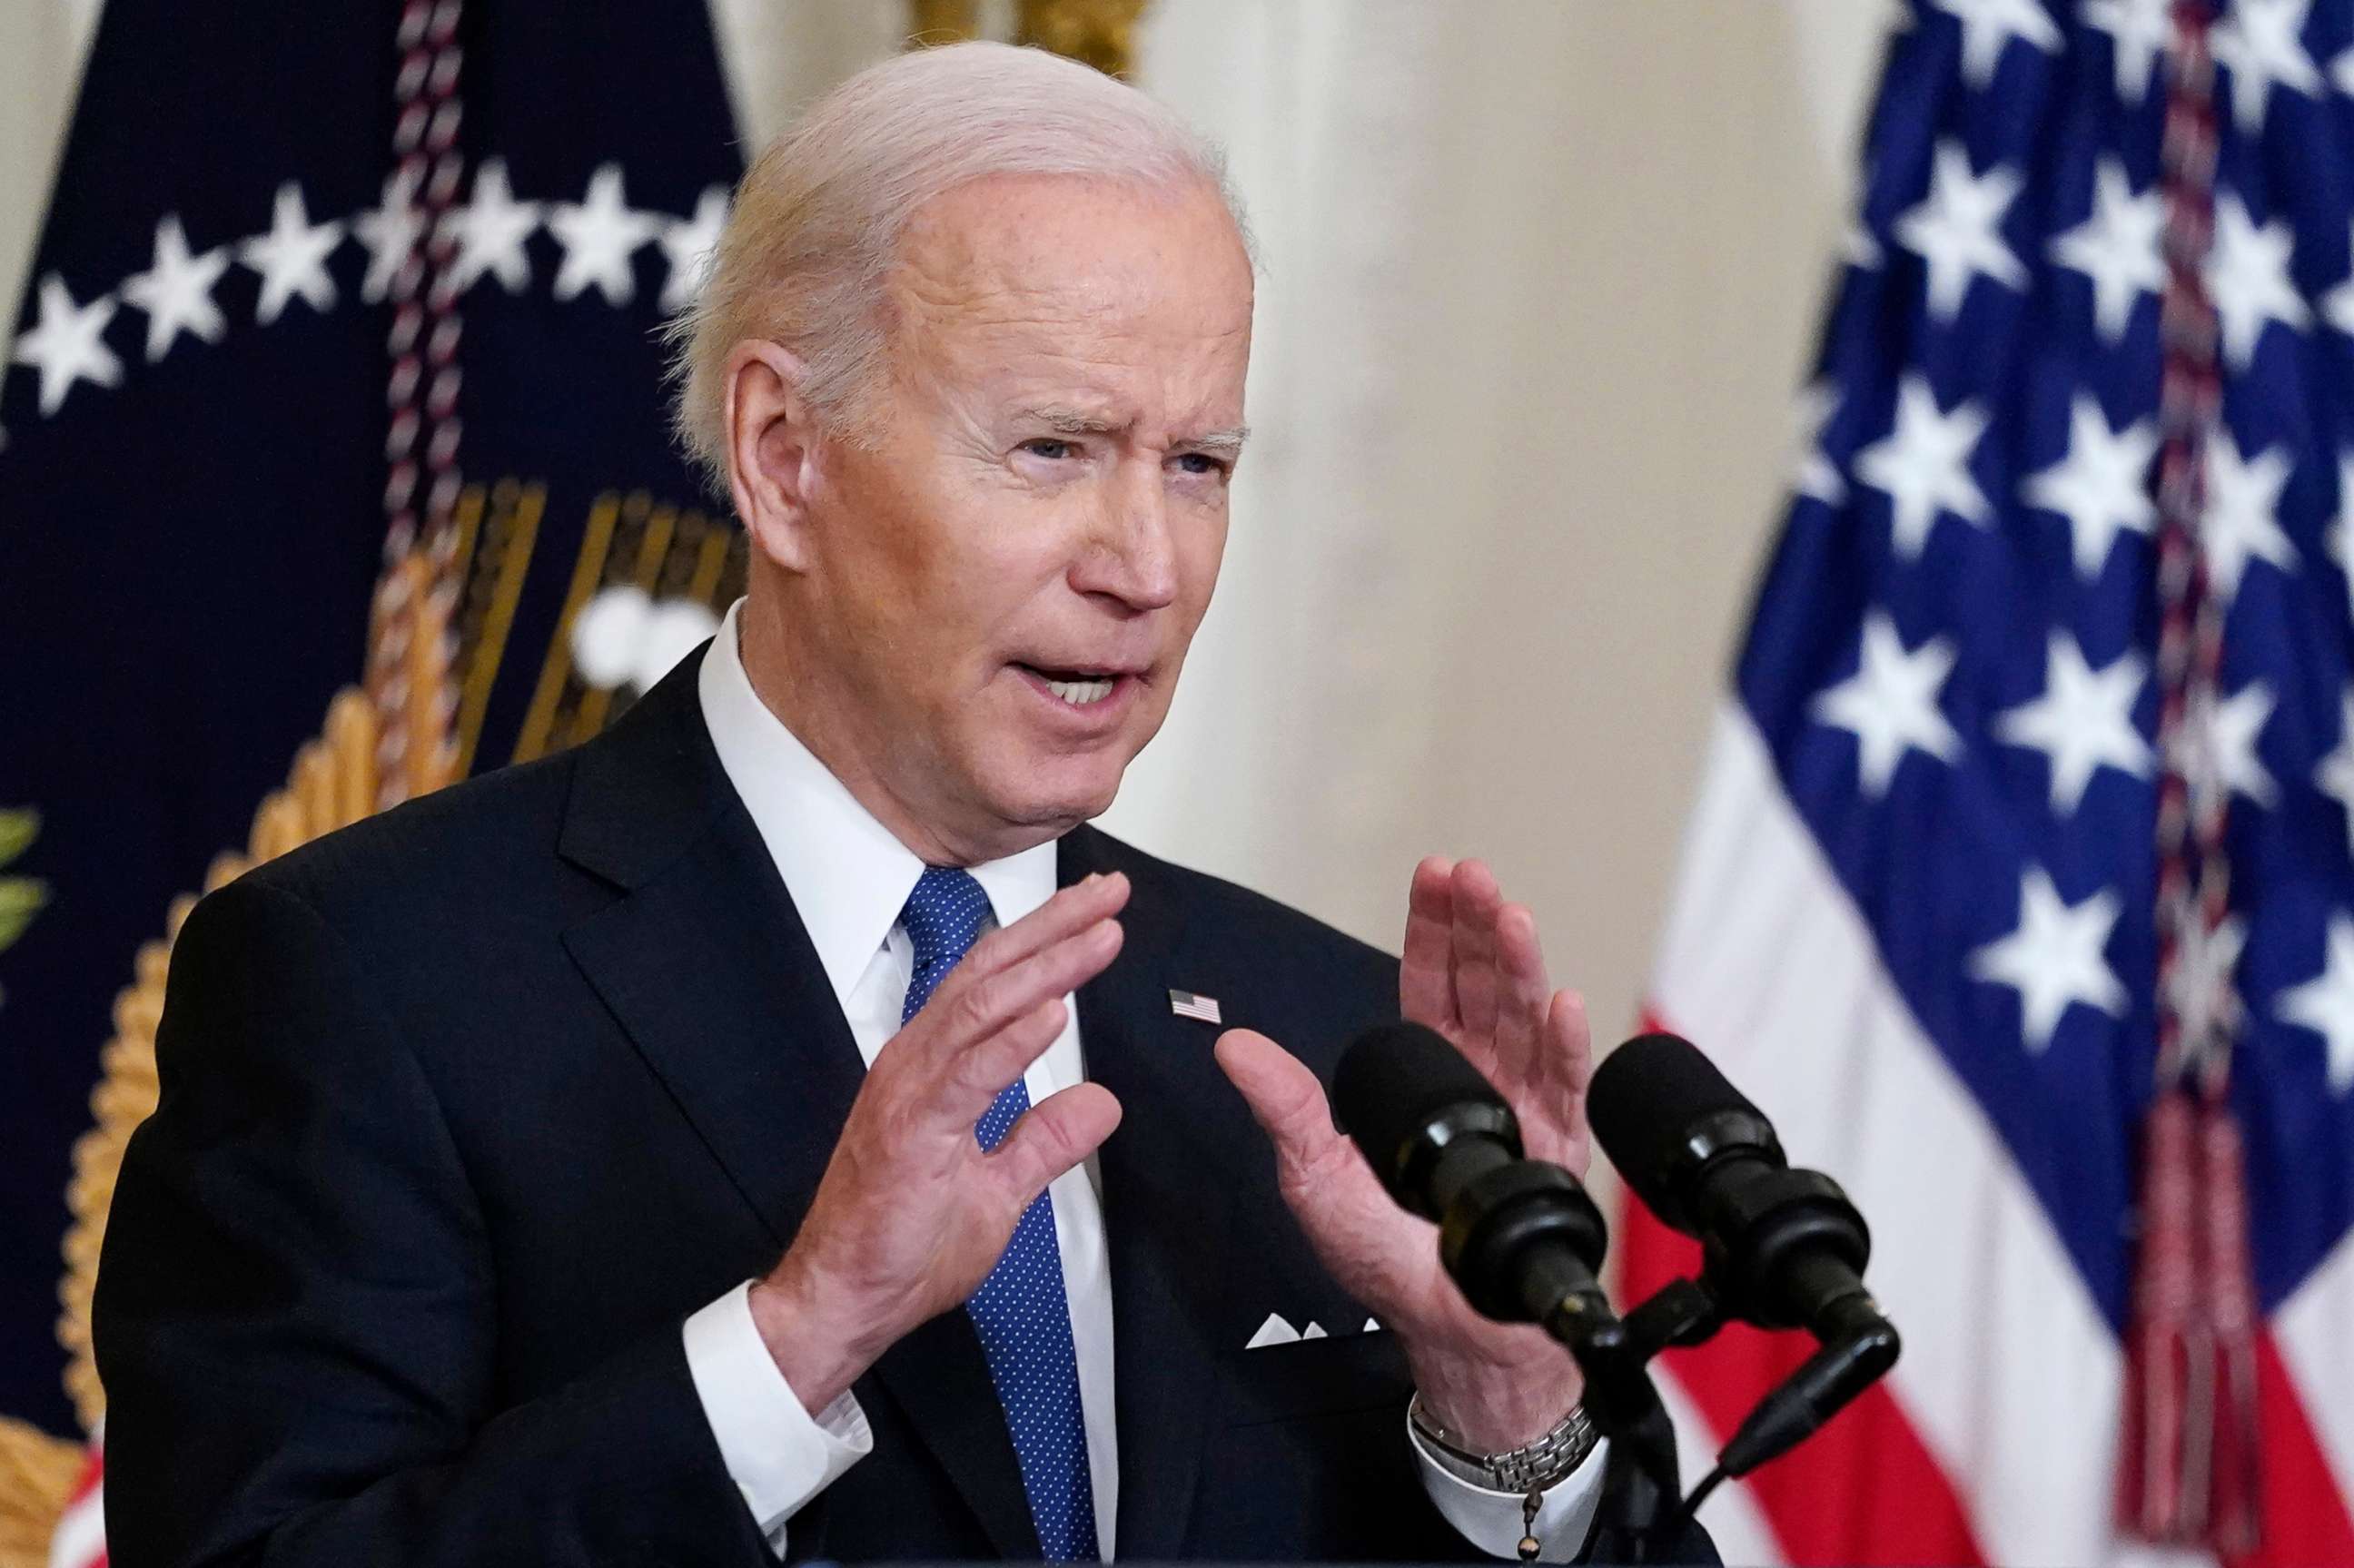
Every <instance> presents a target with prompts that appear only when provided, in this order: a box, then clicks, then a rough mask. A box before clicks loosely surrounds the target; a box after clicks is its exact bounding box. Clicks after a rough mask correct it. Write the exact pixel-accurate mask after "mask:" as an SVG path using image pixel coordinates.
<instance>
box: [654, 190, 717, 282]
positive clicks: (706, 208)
mask: <svg viewBox="0 0 2354 1568" xmlns="http://www.w3.org/2000/svg"><path fill="white" fill-rule="evenodd" d="M726 223H727V192H726V187H724V186H721V185H713V186H712V187H711V188H710V189H708V190H706V191H705V192H704V193H703V196H702V197H701V198H700V199H699V200H697V201H696V202H695V216H694V217H684V218H673V219H671V220H670V222H668V223H667V224H665V225H663V231H662V237H661V238H662V249H663V260H666V261H668V262H669V263H670V277H669V279H668V280H667V281H665V282H664V283H663V291H662V308H663V310H664V311H683V310H684V309H685V308H686V307H687V306H689V305H691V304H693V303H694V302H695V291H697V290H699V289H700V288H702V287H703V274H704V270H705V268H706V267H708V266H709V265H710V262H711V252H712V251H713V250H714V249H716V248H717V246H718V244H719V231H720V229H721V228H725V227H726Z"/></svg>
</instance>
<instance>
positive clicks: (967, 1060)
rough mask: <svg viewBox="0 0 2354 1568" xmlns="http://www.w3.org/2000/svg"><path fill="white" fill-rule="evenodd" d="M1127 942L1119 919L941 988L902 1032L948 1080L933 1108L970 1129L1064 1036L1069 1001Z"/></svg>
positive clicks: (1097, 923)
mask: <svg viewBox="0 0 2354 1568" xmlns="http://www.w3.org/2000/svg"><path fill="white" fill-rule="evenodd" d="M1123 940H1125V937H1124V934H1123V933H1122V931H1121V929H1120V926H1119V921H1117V920H1109V919H1103V920H1097V921H1096V922H1095V923H1094V924H1093V925H1090V926H1087V927H1085V928H1084V929H1081V930H1079V931H1076V932H1074V933H1073V934H1072V935H1070V936H1068V937H1066V938H1062V939H1061V940H1060V941H1057V942H1055V943H1054V944H1053V945H1051V946H1049V947H1045V948H1040V949H1039V950H1038V951H1036V952H1034V953H1032V954H1031V955H1030V956H1029V957H1028V958H1025V959H1022V960H1021V961H1020V962H1019V963H1016V964H1013V966H1011V967H1010V968H1007V969H1001V970H999V971H998V972H997V973H995V974H985V975H979V976H975V977H972V978H970V979H969V980H966V981H965V982H964V983H962V984H961V985H957V986H956V987H955V989H954V990H953V991H950V989H949V986H943V987H942V988H941V994H940V995H939V996H938V997H936V998H934V999H933V1001H932V1003H931V1005H929V1006H928V1007H926V1008H925V1009H924V1011H923V1012H922V1013H920V1014H918V1015H917V1021H916V1024H914V1025H910V1027H909V1028H908V1029H907V1030H903V1031H902V1032H901V1033H902V1034H903V1035H904V1034H909V1033H919V1034H920V1037H921V1040H922V1045H921V1049H920V1055H919V1060H921V1061H923V1062H925V1063H927V1064H928V1065H931V1066H932V1067H933V1068H935V1069H936V1070H937V1071H938V1073H940V1074H941V1075H944V1077H945V1084H944V1087H943V1092H942V1093H940V1094H938V1095H937V1096H935V1097H933V1106H934V1108H935V1109H937V1110H938V1112H939V1113H940V1114H941V1115H943V1116H946V1117H948V1118H951V1119H953V1120H960V1121H963V1122H968V1123H969V1122H970V1121H972V1120H973V1119H975V1118H978V1117H979V1116H980V1115H981V1112H983V1111H985V1110H987V1109H988V1108H989V1106H990V1102H991V1101H992V1100H994V1099H996V1097H998V1095H999V1094H1000V1093H1002V1091H1003V1090H1004V1088H1005V1086H1007V1085H1008V1084H1010V1083H1012V1082H1013V1080H1014V1079H1016V1078H1018V1077H1020V1076H1021V1075H1022V1074H1023V1071H1024V1070H1025V1069H1027V1068H1028V1067H1029V1065H1030V1064H1031V1063H1033V1062H1034V1061H1036V1060H1037V1059H1038V1058H1039V1057H1040V1056H1041V1055H1043V1054H1045V1051H1046V1048H1047V1047H1048V1046H1049V1045H1052V1044H1054V1043H1055V1036H1056V1035H1058V1034H1060V1033H1062V1030H1063V1023H1064V1020H1065V1017H1066V1014H1067V1013H1068V1012H1069V1008H1068V1007H1067V1006H1066V1004H1065V1003H1064V1001H1063V998H1064V997H1065V996H1066V995H1068V994H1069V993H1070V992H1072V991H1076V990H1077V989H1078V988H1079V987H1080V986H1082V985H1085V984H1086V983H1087V981H1089V980H1093V979H1095V977H1096V976H1097V975H1099V974H1101V973H1102V972H1103V971H1104V970H1105V969H1107V968H1108V967H1109V965H1110V963H1111V961H1112V959H1114V958H1116V957H1117V956H1118V955H1119V948H1120V944H1121V942H1122V941H1123ZM955 979H956V977H954V976H951V977H950V980H951V983H953V982H954V981H955ZM935 1012H938V1015H939V1016H938V1020H937V1022H934V1021H933V1015H934V1013H935ZM919 1026H921V1027H920V1028H919Z"/></svg>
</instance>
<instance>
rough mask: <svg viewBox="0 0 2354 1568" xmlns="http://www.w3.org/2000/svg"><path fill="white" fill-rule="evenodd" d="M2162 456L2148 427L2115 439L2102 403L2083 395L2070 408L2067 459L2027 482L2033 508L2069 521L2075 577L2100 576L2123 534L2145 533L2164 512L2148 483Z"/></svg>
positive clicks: (2138, 425) (2154, 432)
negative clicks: (2153, 463)
mask: <svg viewBox="0 0 2354 1568" xmlns="http://www.w3.org/2000/svg"><path fill="white" fill-rule="evenodd" d="M2157 455H2158V430H2157V428H2156V427H2155V426H2153V425H2152V424H2151V423H2150V421H2149V420H2147V419H2144V420H2141V421H2139V422H2138V423H2136V424H2132V425H2128V426H2126V428H2125V429H2122V430H2119V431H2117V432H2115V434H2111V433H2110V430H2109V422H2108V420H2107V419H2106V418H2104V417H2103V416H2102V413H2101V405H2100V400H2099V399H2098V398H2096V397H2094V396H2093V394H2092V393H2090V392H2085V391H2080V392H2078V393H2077V394H2076V396H2075V399H2074V401H2073V402H2072V403H2071V404H2070V406H2069V409H2068V452H2067V455H2066V457H2064V458H2063V459H2062V461H2060V462H2058V463H2056V464H2054V465H2053V466H2052V467H2051V468H2047V469H2045V470H2043V471H2041V472H2040V473H2035V474H2031V475H2030V476H2028V480H2027V482H2026V484H2025V486H2024V487H2023V491H2024V493H2025V495H2026V498H2027V503H2028V504H2029V505H2030V506H2034V507H2039V508H2041V510H2043V511H2046V512H2056V513H2058V514H2060V515H2061V516H2062V517H2065V518H2066V519H2068V531H2069V544H2070V546H2071V548H2072V550H2073V555H2074V557H2075V562H2076V572H2077V575H2078V576H2080V577H2084V579H2086V580H2087V581H2090V580H2092V579H2093V578H2095V577H2099V576H2100V575H2101V567H2103V566H2104V565H2105V564H2106V563H2107V561H2108V558H2109V551H2110V549H2111V547H2112V546H2115V544H2116V540H2117V535H2119V534H2121V533H2131V534H2144V535H2146V534H2147V533H2148V532H2149V531H2150V528H2151V526H2152V525H2153V524H2155V523H2156V522H2157V521H2158V505H2157V503H2155V502H2153V501H2152V500H2151V499H2150V496H2149V491H2148V490H2147V487H2146V485H2145V481H2146V480H2147V477H2148V474H2149V465H2150V462H2151V461H2152V460H2153V459H2155V458H2156V457H2157Z"/></svg>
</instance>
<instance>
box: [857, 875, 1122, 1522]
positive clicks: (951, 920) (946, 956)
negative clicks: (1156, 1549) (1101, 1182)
mask: <svg viewBox="0 0 2354 1568" xmlns="http://www.w3.org/2000/svg"><path fill="white" fill-rule="evenodd" d="M988 917H989V895H988V894H986V893H984V892H982V891H981V884H980V883H978V882H975V881H974V880H973V878H972V874H971V873H970V872H968V871H964V870H961V869H960V868H958V867H956V866H939V865H934V866H927V867H925V868H924V874H923V875H922V876H921V877H920V878H918V879H917V883H916V891H915V892H914V893H913V894H911V895H908V898H907V907H906V908H905V909H903V910H901V911H900V912H899V923H900V925H901V926H903V927H906V929H907V937H908V939H909V940H910V941H912V942H914V943H915V945H916V972H915V974H914V975H913V976H912V977H911V978H910V979H909V980H908V981H907V1006H906V1007H904V1008H903V1009H901V1010H900V1013H899V1022H900V1023H901V1025H902V1026H903V1027H904V1026H905V1025H906V1023H907V1021H908V1020H909V1019H911V1018H913V1017H915V1016H916V1014H917V1013H918V1012H922V1011H923V1007H924V1003H926V1002H928V1001H931V999H932V992H933V991H937V990H938V988H939V983H940V981H941V980H945V979H947V978H948V972H949V970H950V969H954V968H956V966H957V964H958V962H959V961H960V960H961V959H963V957H964V956H965V954H967V953H969V952H970V951H971V950H972V945H973V943H975V942H976V941H979V940H980V939H981V926H982V923H983V922H984V921H985V920H986V919H987V918H988ZM1029 1108H1030V1091H1029V1090H1028V1089H1026V1088H1024V1087H1023V1084H1022V1080H1021V1079H1019V1078H1016V1079H1014V1080H1013V1083H1012V1084H1010V1085H1008V1086H1006V1089H1005V1092H1004V1093H1002V1094H1001V1095H999V1096H998V1097H997V1099H996V1101H995V1103H993V1104H992V1105H991V1107H989V1109H988V1111H987V1112H986V1113H984V1114H983V1115H982V1117H981V1123H980V1125H979V1126H978V1127H976V1128H974V1129H973V1131H974V1134H975V1136H977V1137H978V1138H979V1139H981V1147H982V1148H983V1149H995V1148H996V1147H997V1146H998V1144H999V1143H1001V1142H1002V1141H1003V1139H1004V1138H1005V1135H1006V1133H1007V1132H1008V1131H1009V1130H1010V1129H1011V1128H1013V1123H1014V1119H1015V1118H1018V1117H1019V1116H1021V1114H1022V1113H1023V1111H1025V1110H1028V1109H1029ZM965 1310H966V1311H967V1312H969V1313H970V1314H971V1315H972V1326H973V1327H974V1328H975V1329H977V1330H980V1332H981V1353H982V1354H983V1355H985V1356H987V1357H988V1359H989V1376H990V1381H991V1382H992V1383H995V1384H996V1385H997V1399H998V1403H999V1404H1002V1405H1003V1406H1004V1407H1005V1425H1006V1426H1007V1428H1008V1430H1010V1431H1011V1432H1012V1433H1013V1455H1014V1457H1015V1458H1016V1459H1018V1460H1020V1461H1021V1465H1022V1489H1023V1491H1024V1492H1026V1493H1028V1494H1029V1498H1030V1517H1031V1518H1032V1519H1033V1520H1035V1521H1036V1522H1037V1525H1038V1544H1039V1546H1040V1547H1041V1548H1043V1549H1044V1552H1045V1554H1046V1557H1047V1558H1048V1560H1049V1561H1053V1562H1062V1563H1076V1562H1090V1563H1091V1562H1094V1561H1096V1560H1097V1557H1098V1556H1099V1555H1100V1553H1099V1552H1098V1551H1097V1546H1096V1494H1095V1483H1094V1478H1093V1476H1092V1475H1091V1474H1090V1473H1089V1471H1088V1469H1087V1423H1086V1421H1085V1419H1084V1418H1083V1417H1082V1415H1081V1414H1080V1407H1079V1363H1078V1358H1077V1356H1076V1354H1074V1353H1073V1351H1072V1349H1071V1310H1070V1303H1069V1300H1068V1298H1066V1296H1065V1295H1064V1292H1063V1255H1062V1252H1061V1250H1060V1249H1059V1248H1058V1247H1057V1246H1056V1245H1055V1204H1054V1200H1053V1198H1052V1197H1050V1196H1049V1195H1048V1194H1046V1193H1044V1192H1041V1193H1039V1194H1038V1198H1037V1201H1036V1202H1034V1203H1032V1204H1031V1205H1030V1206H1029V1208H1027V1209H1025V1210H1023V1213H1022V1220H1021V1223H1020V1224H1016V1225H1015V1226H1014V1227H1013V1240H1012V1241H1011V1242H1009V1243H1007V1244H1006V1248H1005V1253H1004V1255H1003V1256H1002V1257H1000V1258H999V1259H998V1260H997V1266H996V1267H995V1268H992V1269H991V1270H990V1271H989V1277H988V1278H986V1279H984V1280H982V1281H981V1288H980V1289H979V1290H977V1291H975V1292H974V1293H973V1296H972V1299H971V1300H970V1301H968V1302H966V1303H965Z"/></svg>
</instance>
